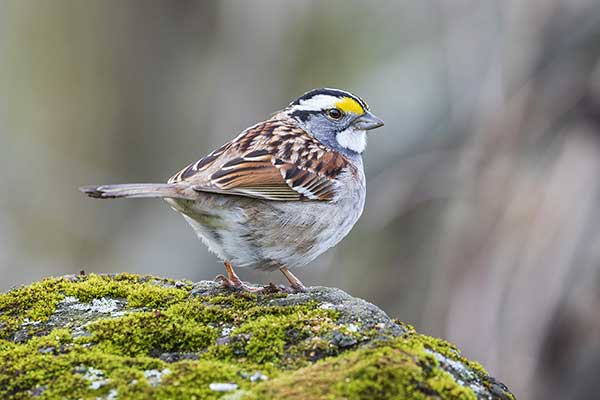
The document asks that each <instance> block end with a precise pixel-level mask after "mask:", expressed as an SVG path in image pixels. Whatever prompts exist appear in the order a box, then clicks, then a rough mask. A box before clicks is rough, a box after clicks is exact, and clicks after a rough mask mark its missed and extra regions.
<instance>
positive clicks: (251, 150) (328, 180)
mask: <svg viewBox="0 0 600 400" xmlns="http://www.w3.org/2000/svg"><path fill="white" fill-rule="evenodd" d="M349 167H351V163H350V162H349V161H348V160H347V159H346V158H345V157H344V156H343V155H341V154H340V153H337V152H334V151H332V150H330V149H329V148H327V147H325V146H324V145H323V144H321V143H320V142H319V141H317V140H316V139H315V138H313V137H312V136H310V135H309V134H308V133H306V132H305V131H303V130H302V129H300V128H299V127H297V126H295V125H290V123H289V122H287V121H284V120H281V119H277V118H276V117H274V118H273V119H271V120H268V121H265V122H264V123H261V124H258V125H255V126H254V127H252V128H249V129H247V130H246V131H245V132H243V133H242V134H241V135H240V136H238V137H237V138H236V139H234V140H233V141H232V142H229V143H228V144H226V145H224V146H223V147H221V148H220V149H218V150H216V151H214V152H212V153H210V154H209V155H207V156H206V157H204V158H202V159H201V160H199V161H197V162H195V163H193V164H190V165H189V166H187V167H186V168H184V169H183V170H181V171H180V172H179V173H177V174H175V175H174V176H173V177H172V178H171V179H170V180H169V183H173V182H180V181H186V182H189V183H191V184H192V187H193V188H194V189H195V190H197V191H202V192H212V193H220V194H230V195H238V196H246V197H252V198H258V199H265V200H272V201H299V200H312V201H327V200H332V199H333V198H334V196H335V185H334V182H335V179H336V177H337V176H338V175H339V174H340V173H341V172H342V171H343V170H344V169H345V168H349Z"/></svg>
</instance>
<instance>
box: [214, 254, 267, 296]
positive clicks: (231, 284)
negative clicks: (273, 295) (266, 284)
mask: <svg viewBox="0 0 600 400" xmlns="http://www.w3.org/2000/svg"><path fill="white" fill-rule="evenodd" d="M224 264H225V269H226V270H227V276H225V275H218V276H217V277H216V278H215V280H217V281H221V283H223V285H224V286H226V287H228V288H233V289H237V290H241V291H243V292H251V293H256V292H261V291H263V290H264V288H262V287H254V286H248V285H246V284H245V283H244V282H242V280H241V279H240V278H239V277H238V276H237V274H236V273H235V271H234V270H233V266H232V265H231V263H230V262H229V261H228V260H225V262H224Z"/></svg>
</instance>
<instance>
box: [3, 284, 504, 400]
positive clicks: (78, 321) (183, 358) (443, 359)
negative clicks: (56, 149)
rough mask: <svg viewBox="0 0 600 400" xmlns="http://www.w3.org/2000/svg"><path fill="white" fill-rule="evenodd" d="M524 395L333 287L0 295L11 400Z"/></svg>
mask: <svg viewBox="0 0 600 400" xmlns="http://www.w3.org/2000/svg"><path fill="white" fill-rule="evenodd" d="M35 396H43V397H44V398H50V399H52V398H104V399H107V398H133V399H135V398H140V399H141V398H192V397H196V398H201V399H333V398H336V399H337V398H344V399H398V398H399V399H490V400H492V399H501V400H507V399H514V396H513V395H512V394H511V393H510V391H509V390H508V389H507V388H506V387H505V386H504V385H502V384H501V383H499V382H497V381H496V380H495V379H493V378H491V377H489V376H488V375H487V373H486V372H485V370H484V369H483V368H482V367H481V366H479V365H478V364H477V363H475V362H472V361H469V360H467V359H465V358H463V357H462V356H461V355H460V352H459V351H458V350H457V349H456V348H455V347H454V346H452V345H450V344H449V343H447V342H445V341H443V340H440V339H435V338H431V337H427V336H424V335H421V334H419V333H417V332H415V331H414V329H413V328H412V327H410V326H408V325H404V324H402V323H400V322H398V321H394V320H392V319H390V318H389V317H388V316H387V315H386V314H385V313H384V312H383V311H382V310H380V309H379V308H378V307H376V306H374V305H373V304H370V303H368V302H366V301H364V300H361V299H356V298H353V297H352V296H350V295H348V294H347V293H345V292H343V291H341V290H339V289H333V288H324V287H316V288H310V289H309V290H308V292H306V293H299V294H281V293H274V294H269V295H252V294H247V293H239V292H234V291H231V290H229V289H224V288H223V287H221V285H220V284H218V283H215V282H208V281H203V282H197V283H193V284H192V283H190V282H185V281H174V280H169V279H161V278H156V277H142V276H136V275H129V274H120V275H93V274H92V275H86V276H68V277H62V278H56V279H47V280H43V281H41V282H36V283H34V284H32V285H30V286H26V287H22V288H18V289H14V290H12V291H10V292H8V293H5V294H1V295H0V398H15V399H21V398H31V397H35Z"/></svg>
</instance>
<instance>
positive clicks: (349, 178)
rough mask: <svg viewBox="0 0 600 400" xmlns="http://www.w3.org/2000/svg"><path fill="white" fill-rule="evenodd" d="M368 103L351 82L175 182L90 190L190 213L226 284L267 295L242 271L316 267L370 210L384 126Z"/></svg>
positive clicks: (259, 127)
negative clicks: (369, 152)
mask: <svg viewBox="0 0 600 400" xmlns="http://www.w3.org/2000/svg"><path fill="white" fill-rule="evenodd" d="M383 124H384V122H383V121H382V120H381V119H380V118H378V117H377V116H375V115H374V114H373V113H372V112H371V111H370V110H369V106H368V105H367V103H366V102H365V101H364V100H363V99H361V98H360V97H358V96H356V95H354V94H352V93H350V92H348V91H345V90H341V89H332V88H320V89H313V90H311V91H309V92H306V93H304V94H303V95H302V96H300V97H298V98H297V99H295V100H294V101H292V102H291V103H289V105H288V106H287V107H285V108H284V109H282V110H280V111H278V112H275V113H274V114H273V115H272V116H271V117H270V118H268V119H266V120H264V121H262V122H259V123H257V124H256V125H253V126H251V127H249V128H247V129H245V130H244V131H243V132H242V133H241V134H239V135H238V136H237V137H236V138H234V139H233V140H231V141H229V142H227V143H225V144H224V145H223V146H221V147H220V148H218V149H216V150H215V151H213V152H211V153H209V154H208V155H206V156H205V157H203V158H201V159H200V160H198V161H196V162H194V163H192V164H190V165H188V166H186V167H185V168H184V169H182V170H181V171H179V172H177V173H176V174H175V175H173V176H172V177H171V178H170V179H169V180H168V181H167V182H166V183H127V184H115V185H92V186H83V187H80V188H79V189H80V191H82V192H83V193H85V194H87V195H88V196H89V197H92V198H100V199H114V198H161V199H164V200H165V201H166V202H167V203H168V204H169V205H170V206H171V208H173V209H174V210H175V211H177V212H179V213H181V214H182V215H183V217H184V218H185V220H186V221H187V222H188V223H189V224H190V225H191V226H192V228H193V229H194V231H195V233H196V234H197V236H198V237H199V238H200V239H201V240H202V242H203V243H204V244H205V245H206V246H207V247H208V249H209V250H210V251H211V252H212V253H214V254H215V255H216V256H217V257H218V258H220V259H221V260H222V261H223V263H224V265H225V270H226V273H227V275H226V276H225V275H219V276H217V277H216V279H217V280H218V281H221V282H222V284H223V285H224V286H226V287H229V288H232V289H237V290H240V291H245V292H260V291H262V290H265V289H266V288H267V286H265V287H260V286H258V287H257V286H251V285H249V284H247V283H245V282H243V281H242V280H241V279H240V278H239V276H238V275H237V273H236V272H235V270H234V266H235V268H238V267H239V268H245V267H248V268H254V269H258V270H266V271H273V270H280V271H281V272H282V273H283V274H284V276H285V277H286V279H287V280H288V282H289V285H290V290H291V291H293V292H303V291H305V290H307V289H306V287H305V286H304V284H303V283H302V282H301V281H300V279H298V278H297V277H296V276H295V275H294V274H293V273H292V272H291V271H290V268H299V267H302V266H305V265H307V264H308V263H310V262H311V261H313V260H314V259H316V258H317V257H318V256H320V255H321V254H323V253H324V252H325V251H327V250H328V249H330V248H332V247H334V246H335V245H337V244H338V243H339V242H340V241H341V240H342V239H343V238H344V237H346V236H347V235H348V233H349V232H350V231H351V229H352V228H353V226H354V225H355V224H356V222H357V221H358V220H359V218H360V216H361V214H362V212H363V209H364V207H365V198H366V179H365V173H364V166H363V158H362V154H363V152H364V151H365V149H366V147H367V133H368V132H369V131H371V130H373V129H376V128H379V127H381V126H383Z"/></svg>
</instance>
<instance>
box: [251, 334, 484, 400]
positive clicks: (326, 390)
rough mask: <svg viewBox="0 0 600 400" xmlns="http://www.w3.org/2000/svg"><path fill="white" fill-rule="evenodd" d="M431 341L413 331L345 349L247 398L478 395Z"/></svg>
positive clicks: (464, 398) (467, 398) (467, 399)
mask: <svg viewBox="0 0 600 400" xmlns="http://www.w3.org/2000/svg"><path fill="white" fill-rule="evenodd" d="M430 340H431V338H429V337H426V336H423V335H418V334H411V335H409V336H407V337H402V338H397V339H394V340H392V341H390V342H387V343H385V344H384V345H381V347H377V348H363V349H359V350H358V351H354V352H350V353H345V354H343V355H341V356H339V357H336V358H333V359H327V360H323V361H320V362H318V363H316V364H314V365H311V366H309V367H306V368H303V369H300V370H298V371H295V372H293V373H289V374H286V375H284V376H282V377H280V378H279V379H277V380H275V381H273V382H268V383H263V384H261V385H259V386H258V387H256V388H255V389H254V390H253V392H252V393H248V394H247V398H249V399H252V398H257V399H283V398H285V399H306V398H310V399H315V400H317V399H323V400H326V399H339V398H344V399H349V400H351V399H357V400H358V399H382V400H384V399H453V400H454V399H460V400H474V399H476V398H477V397H476V395H475V393H474V392H473V391H472V390H471V389H469V388H466V387H464V386H462V385H460V384H458V383H457V382H456V380H455V379H454V378H453V377H452V376H451V375H450V374H449V373H448V372H446V371H445V370H443V369H442V368H441V367H440V364H439V362H438V361H437V360H436V358H435V357H434V356H433V355H431V354H430V353H429V352H427V351H426V350H427V349H428V348H429V342H430ZM444 347H445V345H444ZM436 350H437V349H436Z"/></svg>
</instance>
